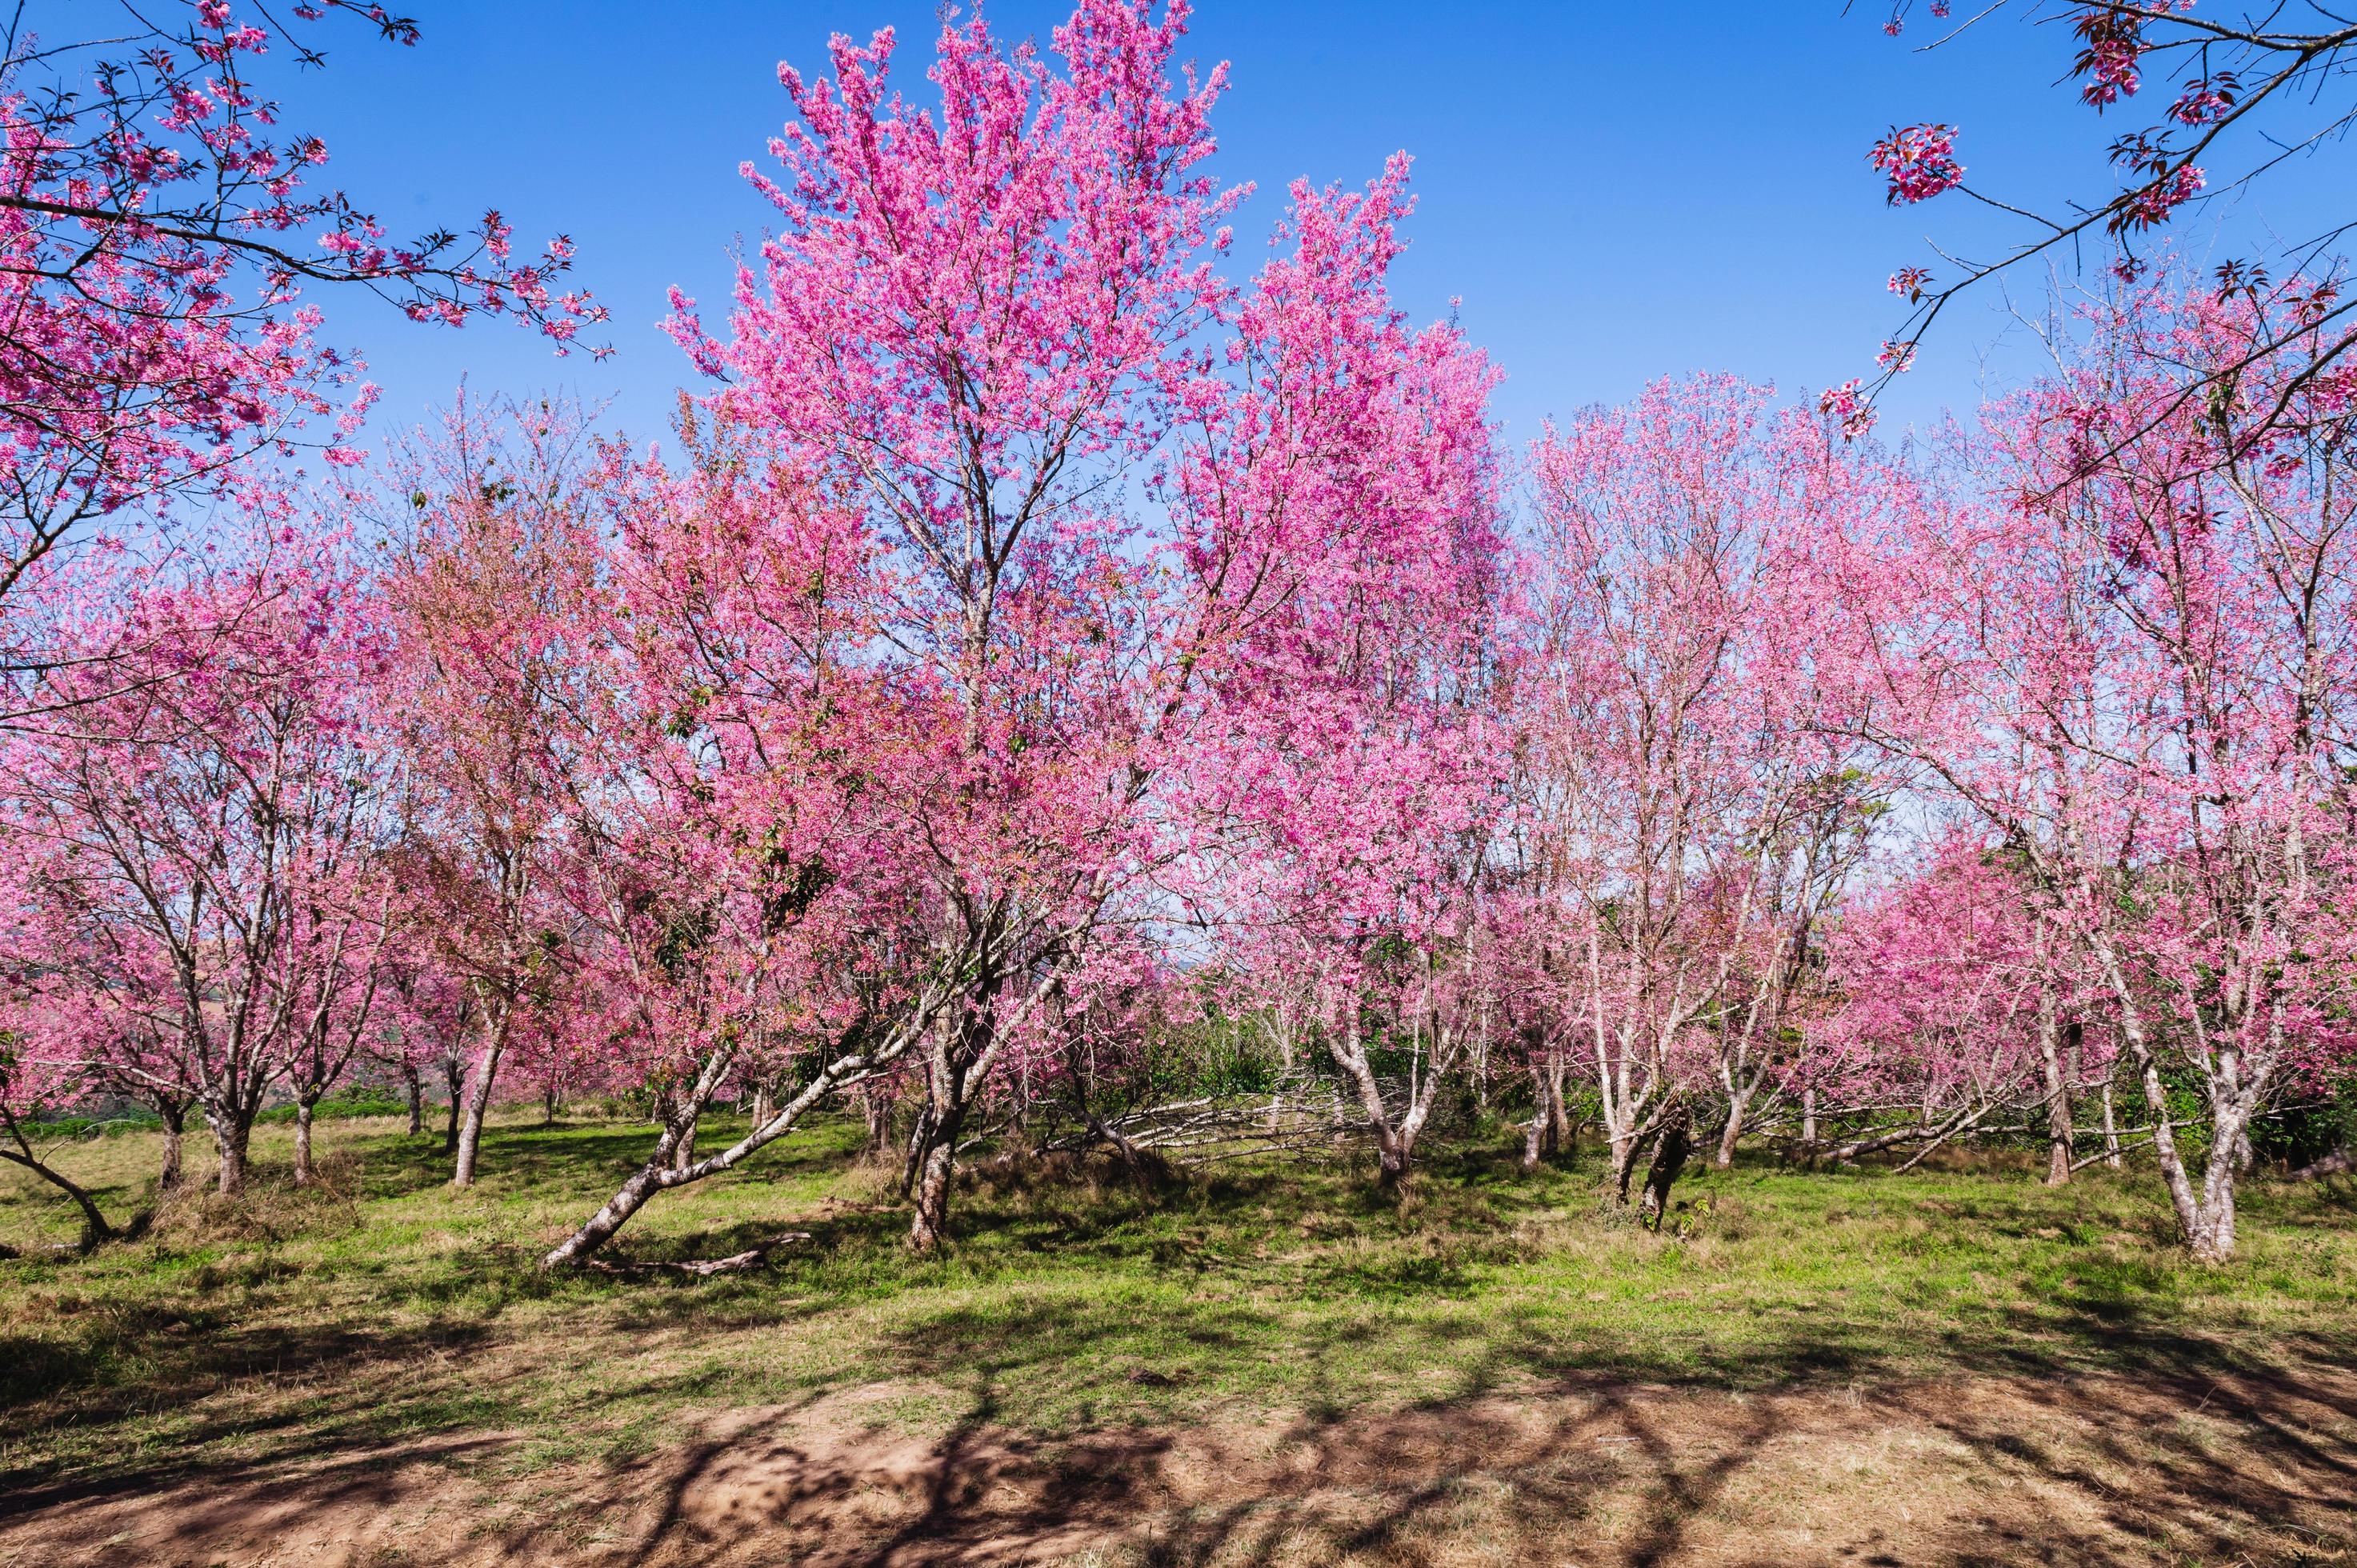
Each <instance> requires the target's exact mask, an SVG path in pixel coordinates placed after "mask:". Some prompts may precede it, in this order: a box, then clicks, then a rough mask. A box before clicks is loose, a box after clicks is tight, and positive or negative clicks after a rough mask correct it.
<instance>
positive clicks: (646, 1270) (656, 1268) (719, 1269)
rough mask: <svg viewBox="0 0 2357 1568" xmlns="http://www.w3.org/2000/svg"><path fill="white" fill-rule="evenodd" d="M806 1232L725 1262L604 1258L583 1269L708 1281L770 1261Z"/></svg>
mask: <svg viewBox="0 0 2357 1568" xmlns="http://www.w3.org/2000/svg"><path fill="white" fill-rule="evenodd" d="M810 1239H811V1233H810V1232H809V1231H807V1230H789V1231H787V1232H786V1233H785V1234H783V1235H782V1236H772V1237H770V1239H769V1240H766V1241H757V1242H755V1243H754V1244H753V1245H752V1246H750V1247H748V1248H747V1249H746V1250H745V1251H741V1252H737V1253H733V1254H731V1255H730V1256H728V1257H726V1258H694V1259H690V1260H689V1261H688V1262H683V1263H666V1262H652V1263H610V1262H607V1261H606V1260H605V1259H603V1258H583V1259H581V1260H580V1263H581V1266H582V1267H583V1268H585V1269H595V1270H597V1272H598V1273H601V1274H666V1273H669V1274H687V1275H690V1276H692V1277H693V1278H695V1279H708V1278H709V1277H711V1276H712V1275H714V1274H733V1273H737V1272H739V1271H740V1270H744V1269H749V1268H752V1267H754V1266H755V1265H757V1264H759V1263H761V1262H766V1261H767V1260H768V1258H769V1256H770V1253H771V1252H773V1251H777V1250H778V1249H779V1248H780V1247H782V1246H784V1245H785V1244H786V1243H787V1242H789V1241H807V1240H810Z"/></svg>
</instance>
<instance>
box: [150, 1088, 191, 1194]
mask: <svg viewBox="0 0 2357 1568" xmlns="http://www.w3.org/2000/svg"><path fill="white" fill-rule="evenodd" d="M156 1114H158V1115H160V1116H161V1117H163V1119H164V1168H163V1170H162V1171H160V1172H158V1173H157V1175H156V1197H163V1196H164V1194H166V1193H167V1192H178V1191H179V1190H180V1182H181V1180H182V1174H181V1148H182V1142H183V1140H184V1139H186V1137H187V1136H188V1110H187V1108H186V1107H184V1106H178V1105H163V1106H158V1107H156Z"/></svg>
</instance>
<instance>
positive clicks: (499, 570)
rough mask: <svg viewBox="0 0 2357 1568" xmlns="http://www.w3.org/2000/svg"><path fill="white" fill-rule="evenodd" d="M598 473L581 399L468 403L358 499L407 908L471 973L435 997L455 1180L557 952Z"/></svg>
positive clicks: (596, 661)
mask: <svg viewBox="0 0 2357 1568" xmlns="http://www.w3.org/2000/svg"><path fill="white" fill-rule="evenodd" d="M600 472H601V469H600V460H599V459H598V458H597V456H596V455H595V454H594V453H592V452H591V451H589V450H588V449H587V438H586V436H585V435H584V434H583V430H582V425H581V421H580V419H579V417H578V415H577V413H576V411H574V410H571V409H569V408H566V407H564V406H561V405H552V404H547V403H514V404H509V405H505V406H501V407H495V408H490V409H484V408H480V407H478V406H475V405H472V404H468V403H465V402H463V401H462V402H461V403H460V404H459V405H458V407H457V408H456V409H455V410H454V411H453V412H452V413H451V415H450V416H449V418H448V420H447V423H446V424H445V426H444V427H443V429H442V430H441V431H440V432H439V433H438V434H435V435H426V436H423V437H420V438H418V439H416V440H414V441H411V442H409V443H407V444H405V445H404V446H403V447H401V448H400V449H399V450H397V451H396V452H395V453H394V454H393V456H391V457H389V458H388V460H387V463H386V466H385V472H384V474H383V475H382V478H381V479H380V482H379V483H378V484H377V485H376V487H374V489H372V490H371V491H370V492H368V495H367V496H366V497H365V498H363V499H362V500H361V503H360V504H362V505H364V506H365V507H366V508H367V509H368V510H370V511H371V513H372V514H373V516H374V520H375V521H376V523H377V525H378V527H379V528H380V529H381V530H382V533H383V536H384V537H385V539H386V540H387V542H388V545H389V550H388V554H389V559H388V562H387V565H386V571H385V584H386V585H385V594H386V597H387V600H388V602H389V605H390V613H391V615H392V618H393V644H394V646H393V654H392V659H393V675H392V677H391V678H390V680H389V682H388V688H387V690H388V695H389V696H390V695H393V694H395V693H397V701H396V702H395V703H394V704H393V705H392V707H391V708H390V711H389V713H388V717H389V718H390V719H391V720H392V726H391V728H392V734H391V735H390V736H388V739H397V740H398V742H399V745H400V748H401V751H402V754H403V756H404V763H403V767H404V769H405V773H406V778H407V781H408V782H407V800H405V802H404V809H403V817H404V823H403V825H404V834H403V841H402V843H401V845H400V846H399V849H398V852H397V858H398V861H399V870H398V874H397V881H398V883H399V885H400V886H401V887H402V888H403V889H404V891H405V897H406V907H405V908H404V912H403V913H404V920H405V922H406V924H407V927H408V929H409V931H410V933H411V940H412V941H413V943H414V945H415V947H416V948H417V949H418V950H419V955H420V958H421V961H423V962H424V963H425V965H426V966H427V967H428V968H429V969H430V970H432V971H434V972H436V973H437V974H438V975H441V976H445V977H447V978H448V980H450V981H453V982H455V983H457V985H459V986H461V987H463V989H464V995H463V996H459V995H454V994H451V993H449V992H448V991H447V989H440V988H439V987H438V983H436V985H437V989H436V994H435V995H434V996H433V997H432V998H431V999H430V1004H429V1007H428V1015H429V1016H431V1017H432V1018H434V1019H435V1020H436V1022H437V1024H438V1026H439V1030H440V1038H441V1040H442V1042H443V1046H444V1048H445V1050H446V1053H447V1052H448V1051H451V1050H454V1049H455V1050H463V1052H464V1053H465V1058H466V1068H465V1074H466V1081H465V1085H464V1088H463V1090H462V1091H461V1097H460V1098H458V1099H457V1100H455V1101H454V1104H456V1105H457V1107H458V1111H457V1137H456V1139H455V1141H454V1142H455V1147H454V1148H453V1150H452V1155H453V1166H452V1173H451V1183H452V1185H453V1186H455V1187H468V1186H471V1185H472V1184H473V1182H474V1179H475V1170H476V1165H477V1163H478V1161H479V1157H480V1153H481V1147H482V1134H483V1122H484V1118H485V1116H486V1114H487V1113H488V1112H489V1110H490V1105H491V1101H492V1096H493V1094H494V1092H495V1090H496V1089H497V1087H498V1083H499V1077H500V1067H501V1064H502V1063H503V1062H504V1060H505V1059H506V1055H507V1050H508V1047H509V1045H510V1042H511V1040H512V1039H513V1037H514V1036H515V1034H516V1032H517V1031H518V1030H519V1029H520V1028H523V1027H526V1026H529V1024H530V1022H531V1020H532V1017H533V1014H534V1013H535V1011H536V1010H539V1009H542V1008H544V1007H546V1006H548V1005H550V1004H552V1003H553V1000H554V995H555V992H556V989H557V987H558V986H559V985H560V983H561V982H562V979H563V972H564V969H565V963H566V961H567V949H568V945H569V943H570V940H571V929H572V925H573V915H572V912H571V911H570V910H569V909H567V908H566V907H565V902H564V900H563V898H562V897H561V895H560V892H559V889H558V886H557V867H558V865H559V864H560V861H561V858H562V856H563V854H564V853H565V833H566V832H567V831H568V819H567V811H568V809H569V808H570V806H571V804H572V802H573V800H574V799H575V797H576V790H577V789H578V787H579V785H580V781H581V779H582V778H583V777H584V775H585V773H586V771H587V769H588V768H590V766H591V764H590V762H589V761H588V758H587V746H588V744H589V742H588V738H587V731H588V726H589V725H590V724H591V723H592V722H593V715H594V710H595V708H596V705H597V703H599V702H600V701H601V700H602V698H603V694H604V693H606V692H607V691H608V687H609V684H610V679H611V676H610V661H609V657H608V655H609V651H610V639H609V637H608V615H607V613H606V609H605V606H604V601H603V598H602V595H603V594H604V593H605V588H604V585H603V583H602V573H603V570H604V552H605V544H604V541H603V540H602V539H601V537H600V536H599V532H598V530H599V528H600V526H601V521H602V520H603V519H604V518H605V516H606V515H607V514H606V513H605V512H604V511H603V510H600V509H601V507H602V504H603V503H602V500H601V495H602V492H601V490H600V489H599V475H600ZM461 1031H463V1032H464V1036H465V1038H466V1043H465V1044H464V1045H463V1046H461V1045H459V1040H460V1038H461ZM453 1059H455V1058H453ZM454 1081H455V1080H454Z"/></svg>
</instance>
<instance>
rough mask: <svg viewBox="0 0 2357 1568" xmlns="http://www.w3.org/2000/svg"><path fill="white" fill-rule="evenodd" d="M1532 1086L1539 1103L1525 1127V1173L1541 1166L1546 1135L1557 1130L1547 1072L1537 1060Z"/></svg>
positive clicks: (1532, 1071)
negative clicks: (1548, 1094) (1548, 1096)
mask: <svg viewBox="0 0 2357 1568" xmlns="http://www.w3.org/2000/svg"><path fill="white" fill-rule="evenodd" d="M1531 1087H1532V1088H1533V1089H1534V1090H1536V1091H1537V1094H1538V1103H1537V1104H1536V1105H1534V1106H1533V1107H1532V1108H1531V1124H1530V1125H1529V1126H1527V1127H1525V1128H1523V1172H1524V1173H1525V1174H1527V1173H1529V1172H1532V1171H1535V1170H1537V1169H1538V1168H1539V1159H1540V1156H1541V1155H1544V1153H1545V1145H1546V1137H1547V1134H1548V1133H1552V1132H1554V1131H1555V1117H1554V1115H1553V1113H1552V1112H1553V1109H1554V1108H1553V1107H1552V1106H1550V1105H1548V1104H1547V1091H1546V1073H1545V1071H1544V1069H1542V1068H1540V1067H1539V1065H1538V1064H1537V1063H1535V1062H1534V1063H1532V1064H1531Z"/></svg>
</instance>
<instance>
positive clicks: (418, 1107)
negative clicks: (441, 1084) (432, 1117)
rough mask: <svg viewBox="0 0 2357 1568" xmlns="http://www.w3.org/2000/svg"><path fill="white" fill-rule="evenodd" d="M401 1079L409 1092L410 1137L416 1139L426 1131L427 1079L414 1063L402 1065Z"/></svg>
mask: <svg viewBox="0 0 2357 1568" xmlns="http://www.w3.org/2000/svg"><path fill="white" fill-rule="evenodd" d="M401 1078H402V1082H403V1084H404V1086H405V1087H406V1088H407V1089H408V1090H409V1135H410V1136H411V1137H413V1138H414V1137H416V1136H417V1135H418V1134H419V1133H423V1132H425V1079H424V1078H423V1077H422V1076H421V1075H420V1074H419V1073H418V1070H417V1068H416V1065H415V1064H414V1063H412V1062H404V1063H402V1064H401Z"/></svg>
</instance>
